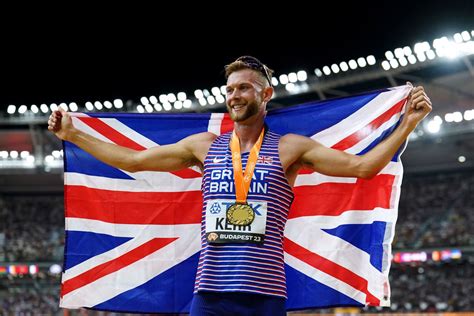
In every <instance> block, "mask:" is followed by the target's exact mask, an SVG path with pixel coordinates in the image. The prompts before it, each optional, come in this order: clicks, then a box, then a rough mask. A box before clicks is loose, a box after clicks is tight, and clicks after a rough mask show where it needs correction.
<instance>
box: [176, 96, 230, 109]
mask: <svg viewBox="0 0 474 316" xmlns="http://www.w3.org/2000/svg"><path fill="white" fill-rule="evenodd" d="M222 98H224V97H222ZM224 101H225V100H224ZM191 105H193V103H192V102H191V100H189V99H186V100H184V102H183V107H184V108H185V109H189V108H191Z"/></svg>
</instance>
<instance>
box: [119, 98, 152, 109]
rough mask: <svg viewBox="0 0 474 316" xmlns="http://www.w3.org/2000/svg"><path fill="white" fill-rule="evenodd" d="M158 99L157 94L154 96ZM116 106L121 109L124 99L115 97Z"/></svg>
mask: <svg viewBox="0 0 474 316" xmlns="http://www.w3.org/2000/svg"><path fill="white" fill-rule="evenodd" d="M152 97H154V98H155V99H156V97H155V96H152ZM114 106H115V107H116V108H117V109H121V108H122V107H123V101H122V100H121V99H115V100H114Z"/></svg>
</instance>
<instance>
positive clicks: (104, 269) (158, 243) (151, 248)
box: [61, 237, 178, 297]
mask: <svg viewBox="0 0 474 316" xmlns="http://www.w3.org/2000/svg"><path fill="white" fill-rule="evenodd" d="M176 239H178V238H177V237H175V238H153V239H151V240H149V241H147V242H146V243H144V244H143V245H141V246H138V247H137V248H134V249H133V250H131V251H129V252H127V253H125V254H123V255H121V256H120V257H118V258H116V259H114V260H110V261H108V262H104V263H102V264H100V265H98V266H96V267H94V268H92V269H90V270H87V271H86V272H84V273H82V274H79V275H78V276H76V277H74V278H72V279H69V280H67V281H66V282H64V283H63V285H62V287H61V297H63V296H64V295H66V294H68V293H70V292H72V291H75V290H77V289H79V288H81V287H83V286H84V285H87V284H89V283H91V282H94V281H96V280H98V279H100V278H102V277H104V276H106V275H109V274H111V273H113V272H115V271H118V270H120V269H123V268H124V267H126V266H128V265H130V264H132V263H134V262H136V261H138V260H140V259H142V258H143V257H146V256H148V255H150V254H152V253H154V252H156V251H157V250H159V249H161V248H163V247H165V246H166V245H168V244H170V243H172V242H173V241H175V240H176Z"/></svg>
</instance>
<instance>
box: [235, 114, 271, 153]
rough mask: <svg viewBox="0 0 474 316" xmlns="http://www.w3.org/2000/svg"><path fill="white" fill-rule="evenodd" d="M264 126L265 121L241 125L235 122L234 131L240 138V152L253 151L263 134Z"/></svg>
mask: <svg viewBox="0 0 474 316" xmlns="http://www.w3.org/2000/svg"><path fill="white" fill-rule="evenodd" d="M263 125H264V122H263V120H262V121H260V122H258V123H253V124H240V123H239V122H235V124H234V130H235V133H236V134H237V137H239V142H240V152H248V151H250V150H251V149H252V147H253V145H255V143H256V142H257V139H258V137H259V136H260V133H261V132H262V129H263Z"/></svg>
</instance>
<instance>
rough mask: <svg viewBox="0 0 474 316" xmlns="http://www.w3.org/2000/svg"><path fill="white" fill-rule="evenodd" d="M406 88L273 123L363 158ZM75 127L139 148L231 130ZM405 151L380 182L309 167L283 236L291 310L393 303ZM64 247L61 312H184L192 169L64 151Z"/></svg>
mask: <svg viewBox="0 0 474 316" xmlns="http://www.w3.org/2000/svg"><path fill="white" fill-rule="evenodd" d="M409 92H410V87H408V86H401V87H396V88H393V89H385V90H380V91H375V92H369V93H364V94H360V95H355V96H350V97H345V98H338V99H331V100H325V101H318V102H310V103H307V104H303V105H299V106H293V107H288V108H284V109H279V110H274V111H270V112H269V113H268V115H267V119H266V121H267V124H268V126H269V127H270V129H271V130H273V131H274V132H276V133H279V134H282V135H284V134H287V133H296V134H301V135H305V136H308V137H311V138H313V139H315V140H317V141H319V142H320V143H322V144H324V145H325V146H328V147H331V148H335V149H338V150H344V151H346V152H349V153H352V154H357V155H361V154H364V153H366V152H367V151H369V150H370V149H371V148H373V147H374V146H376V145H377V144H378V143H380V142H381V141H382V140H383V139H385V138H386V137H388V136H389V135H390V134H391V133H392V132H393V130H394V129H395V128H396V126H397V125H398V123H399V121H400V117H401V116H402V114H403V111H404V105H405V103H406V100H407V96H408V94H409ZM73 124H74V125H75V126H76V127H77V128H78V129H80V130H82V131H84V132H86V133H88V134H91V135H93V136H95V137H97V138H99V139H101V140H103V141H106V142H110V143H115V144H118V145H121V146H125V147H129V148H133V149H136V150H145V149H147V148H150V147H153V146H160V145H165V144H170V143H175V142H177V141H179V140H180V139H182V138H184V137H186V136H188V135H191V134H195V133H199V132H205V131H210V132H213V133H215V134H217V135H219V134H222V133H225V132H227V131H230V130H232V128H233V123H232V121H231V120H230V119H229V117H228V115H227V114H164V115H161V114H160V115H154V114H124V113H118V114H117V113H100V114H97V113H90V114H73ZM404 147H405V146H402V148H400V149H399V151H398V153H397V154H396V155H395V156H394V157H393V159H392V160H391V162H390V163H389V164H388V165H387V166H386V167H385V168H384V169H383V170H382V171H381V172H380V173H379V174H378V175H377V176H375V177H374V178H373V179H370V180H363V179H356V178H339V177H329V176H324V175H321V174H318V173H316V172H312V171H311V170H302V171H301V172H300V174H299V175H298V177H297V179H296V183H295V186H294V192H295V200H294V202H293V205H292V208H291V210H290V214H289V218H288V221H287V224H286V228H285V241H284V250H285V268H286V276H287V290H288V301H287V309H288V310H297V309H306V308H320V307H321V308H323V307H330V306H364V305H371V306H387V305H389V304H390V286H389V282H388V273H389V270H390V259H391V243H392V240H393V236H394V229H395V223H396V219H397V210H398V201H399V196H400V185H401V181H402V174H403V168H402V164H401V161H400V155H401V153H402V151H403V149H404ZM64 151H65V173H64V182H65V215H66V244H65V258H64V270H65V271H64V274H63V276H62V286H61V300H60V306H61V307H64V308H80V307H89V308H93V309H98V310H110V311H128V312H143V313H160V312H169V313H173V312H174V313H180V312H187V311H189V307H190V302H191V299H192V293H193V286H194V278H195V275H196V267H197V262H198V256H199V251H200V220H201V209H202V197H201V191H200V185H201V176H200V173H199V172H198V171H197V170H194V169H191V168H190V169H185V170H180V171H176V172H136V173H130V172H126V171H124V170H120V169H117V168H114V167H111V166H109V165H106V164H104V163H102V162H100V161H98V160H97V159H95V158H94V157H92V156H91V155H90V154H88V153H86V152H85V151H83V150H81V149H80V148H78V147H77V146H75V145H74V144H72V143H69V142H64Z"/></svg>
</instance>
